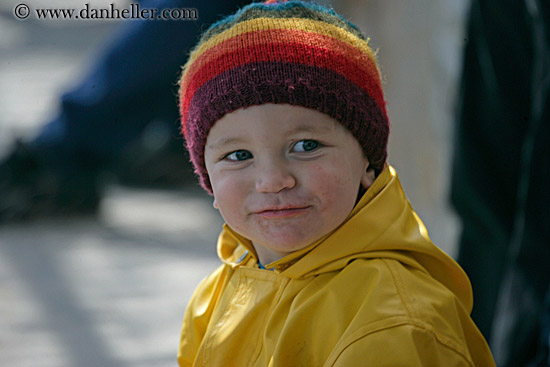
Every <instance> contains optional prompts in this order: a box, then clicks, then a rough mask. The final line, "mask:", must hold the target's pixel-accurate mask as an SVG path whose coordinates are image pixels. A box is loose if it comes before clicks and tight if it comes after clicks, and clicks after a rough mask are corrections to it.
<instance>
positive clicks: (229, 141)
mask: <svg viewBox="0 0 550 367" xmlns="http://www.w3.org/2000/svg"><path fill="white" fill-rule="evenodd" d="M245 142H246V140H245V139H244V138H242V137H240V136H235V137H228V138H221V139H218V140H217V141H215V142H213V143H210V144H208V145H207V146H206V147H207V148H209V149H220V148H223V147H224V146H226V145H233V144H235V145H239V144H244V143H245Z"/></svg>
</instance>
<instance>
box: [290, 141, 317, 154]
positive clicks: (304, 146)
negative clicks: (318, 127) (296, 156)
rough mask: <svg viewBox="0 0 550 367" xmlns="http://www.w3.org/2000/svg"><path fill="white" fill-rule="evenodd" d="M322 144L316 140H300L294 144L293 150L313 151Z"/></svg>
mask: <svg viewBox="0 0 550 367" xmlns="http://www.w3.org/2000/svg"><path fill="white" fill-rule="evenodd" d="M320 146H321V144H320V143H319V142H318V141H316V140H308V139H305V140H300V141H298V142H296V144H294V147H293V150H294V151H296V152H311V151H312V150H315V149H317V148H319V147H320Z"/></svg>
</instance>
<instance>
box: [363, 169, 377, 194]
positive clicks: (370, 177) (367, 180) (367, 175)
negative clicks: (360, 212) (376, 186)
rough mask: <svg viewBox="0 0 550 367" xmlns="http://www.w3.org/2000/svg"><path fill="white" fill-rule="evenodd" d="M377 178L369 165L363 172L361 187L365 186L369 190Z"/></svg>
mask: <svg viewBox="0 0 550 367" xmlns="http://www.w3.org/2000/svg"><path fill="white" fill-rule="evenodd" d="M375 176H376V174H375V172H374V168H371V167H370V166H369V164H367V167H366V168H365V170H364V171H363V176H361V186H363V188H364V189H365V190H366V189H368V188H369V187H370V185H372V183H373V182H374V179H375V178H376V177H375Z"/></svg>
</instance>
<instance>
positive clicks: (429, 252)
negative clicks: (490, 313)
mask: <svg viewBox="0 0 550 367" xmlns="http://www.w3.org/2000/svg"><path fill="white" fill-rule="evenodd" d="M306 255H307V256H306ZM218 256H219V257H220V259H221V260H222V261H223V262H224V263H225V264H227V265H229V266H232V267H237V266H243V265H249V266H250V265H253V264H255V263H257V256H256V252H255V251H254V247H253V245H252V243H251V242H250V241H249V240H247V239H246V238H243V237H242V236H240V235H239V234H237V233H235V232H234V231H233V230H232V229H231V228H230V227H229V226H228V225H227V224H226V225H224V229H223V231H222V233H221V234H220V238H219V240H218ZM369 258H387V259H394V260H397V261H399V262H401V263H403V264H406V265H407V266H410V267H412V268H415V269H418V270H421V271H424V272H427V273H429V274H430V275H431V276H432V277H433V278H435V279H437V280H438V281H439V282H440V283H442V284H443V285H444V286H445V287H447V288H448V289H449V290H451V291H452V292H453V293H454V294H456V296H457V297H458V298H459V299H460V300H461V302H462V304H463V305H464V307H465V308H466V309H467V310H468V311H471V308H472V303H473V301H472V290H471V285H470V282H469V280H468V277H467V276H466V274H465V273H464V271H463V270H462V268H460V266H459V265H458V264H457V263H456V262H455V261H454V260H453V259H452V258H450V257H449V256H448V255H447V254H445V253H444V252H443V251H442V250H440V249H439V248H438V247H437V246H435V245H434V244H433V243H432V242H431V240H430V238H429V236H428V232H427V230H426V228H425V227H424V224H423V223H422V221H421V220H420V218H419V217H418V216H417V215H416V213H415V212H414V210H413V209H412V207H411V205H410V203H409V201H408V199H407V198H406V196H405V193H404V191H403V188H402V187H401V183H400V182H399V178H398V177H397V173H396V172H395V169H394V168H393V167H391V166H390V165H386V167H385V168H384V170H383V171H382V172H381V173H380V174H379V175H378V177H377V178H376V180H375V181H374V183H373V184H372V185H371V187H369V189H368V190H367V191H366V193H365V194H364V195H363V197H362V198H361V200H359V202H358V203H357V204H356V205H355V207H354V209H353V210H352V212H351V213H350V215H349V216H348V218H347V219H346V220H345V221H344V222H343V223H342V224H341V225H340V226H339V227H338V228H336V229H335V230H334V231H332V232H331V233H329V234H328V235H326V236H325V237H324V238H322V239H320V240H319V241H317V242H315V243H314V244H312V245H310V246H308V247H306V248H304V249H302V250H299V251H296V252H293V253H292V254H289V255H287V256H285V257H283V258H282V259H279V260H277V261H275V262H273V263H271V264H267V265H266V268H268V269H274V270H275V271H278V272H280V273H281V275H284V276H286V277H289V278H293V279H300V278H306V277H309V276H314V275H318V274H322V273H326V272H332V271H338V270H340V269H342V268H343V267H345V266H346V265H347V264H349V263H350V262H351V261H353V260H356V259H369Z"/></svg>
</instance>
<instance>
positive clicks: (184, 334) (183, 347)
mask: <svg viewBox="0 0 550 367" xmlns="http://www.w3.org/2000/svg"><path fill="white" fill-rule="evenodd" d="M227 273H228V269H227V267H226V266H224V265H222V266H220V267H218V268H217V269H216V270H215V271H214V272H213V273H212V274H210V275H209V276H208V277H206V278H205V279H204V280H203V281H202V282H201V283H200V284H199V285H198V287H197V289H195V292H194V293H193V296H191V300H190V301H189V304H188V305H187V309H186V310H185V316H184V318H183V326H182V328H181V338H180V345H179V350H178V364H179V366H180V367H187V366H192V365H193V362H194V360H195V356H196V354H197V352H198V350H199V347H200V345H201V342H202V339H203V337H204V334H205V333H206V329H207V327H208V324H209V322H210V318H211V316H212V313H213V311H214V308H215V306H216V304H217V303H218V299H219V297H220V295H221V293H222V290H223V287H224V286H225V280H226V279H227V275H228V274H227Z"/></svg>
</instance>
